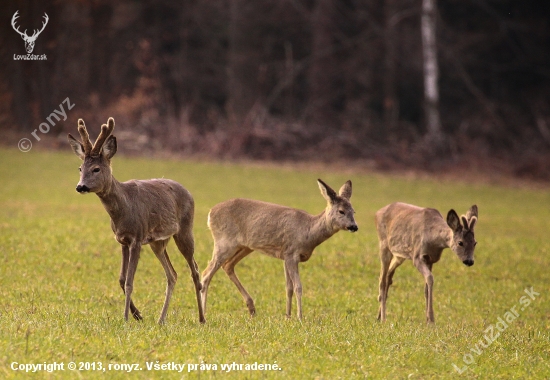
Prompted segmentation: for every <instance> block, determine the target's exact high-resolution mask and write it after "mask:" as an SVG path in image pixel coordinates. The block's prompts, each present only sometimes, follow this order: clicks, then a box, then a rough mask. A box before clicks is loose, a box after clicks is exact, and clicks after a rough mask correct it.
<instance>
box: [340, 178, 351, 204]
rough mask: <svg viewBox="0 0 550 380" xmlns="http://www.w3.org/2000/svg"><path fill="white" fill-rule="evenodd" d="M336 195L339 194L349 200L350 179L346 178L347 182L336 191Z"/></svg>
mask: <svg viewBox="0 0 550 380" xmlns="http://www.w3.org/2000/svg"><path fill="white" fill-rule="evenodd" d="M338 195H340V196H341V197H342V198H345V199H347V200H348V201H349V199H350V198H351V181H350V180H347V182H346V183H344V184H343V185H342V187H341V188H340V190H339V191H338Z"/></svg>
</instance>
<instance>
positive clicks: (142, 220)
mask: <svg viewBox="0 0 550 380" xmlns="http://www.w3.org/2000/svg"><path fill="white" fill-rule="evenodd" d="M114 127H115V121H114V119H113V118H112V117H111V118H109V121H108V123H107V125H105V124H103V125H102V126H101V133H100V134H99V136H98V138H97V140H96V141H95V143H94V145H93V146H92V143H91V142H90V137H89V135H88V132H87V131H86V127H85V125H84V121H83V120H82V119H79V120H78V132H79V133H80V136H81V138H82V143H80V142H79V141H78V140H76V139H75V138H74V137H73V136H71V134H69V136H68V138H69V143H70V144H71V147H72V148H73V151H74V152H75V153H76V155H77V156H78V157H79V158H80V159H81V160H82V161H84V162H83V163H82V165H81V166H80V181H79V182H78V186H77V187H76V191H78V192H79V193H80V194H86V193H89V192H92V193H96V195H97V196H98V197H99V199H100V200H101V203H103V207H105V210H106V211H107V213H108V214H109V216H110V217H111V228H112V230H113V232H114V233H115V239H116V240H117V241H118V242H119V243H120V244H121V245H122V267H121V269H120V278H119V282H120V286H121V288H122V291H123V292H124V293H125V295H126V305H125V309H124V319H125V320H128V314H129V311H130V310H131V311H132V316H133V317H134V318H135V319H137V320H141V319H142V317H141V313H140V312H139V310H138V309H137V308H136V307H135V305H134V303H133V302H132V298H131V296H132V290H133V284H134V275H135V273H136V268H137V264H138V260H139V256H140V252H141V246H142V245H146V244H150V245H151V249H152V250H153V252H154V253H155V255H156V256H157V258H158V259H159V260H160V263H161V264H162V267H163V268H164V272H165V274H166V279H167V286H166V298H165V299H164V306H163V307H162V312H161V314H160V318H159V320H158V322H159V323H161V324H162V323H164V320H165V318H166V314H167V312H168V305H169V303H170V298H171V297H172V292H173V290H174V286H175V284H176V280H177V277H178V275H177V273H176V271H175V270H174V267H173V266H172V263H171V262H170V259H169V258H168V252H166V246H167V244H168V241H169V240H170V237H172V236H173V237H174V240H175V242H176V245H177V247H178V249H179V250H180V251H181V253H182V254H183V256H184V257H185V259H186V260H187V264H188V265H189V268H190V269H191V277H192V278H193V282H194V284H195V294H196V297H197V304H198V309H199V321H200V322H201V323H204V322H205V319H204V313H203V310H202V303H201V299H200V289H201V284H200V274H199V268H198V266H197V263H196V262H195V259H194V258H193V253H194V240H193V231H192V228H193V214H194V210H195V205H194V201H193V197H192V196H191V194H190V193H189V191H187V190H186V189H185V188H184V187H183V186H182V185H180V184H179V183H177V182H175V181H172V180H169V179H151V180H145V181H138V180H131V181H127V182H123V183H121V182H118V181H117V180H116V179H115V177H113V174H112V170H111V158H112V157H113V156H114V155H115V153H116V151H117V143H116V138H115V136H113V135H112V133H113V129H114Z"/></svg>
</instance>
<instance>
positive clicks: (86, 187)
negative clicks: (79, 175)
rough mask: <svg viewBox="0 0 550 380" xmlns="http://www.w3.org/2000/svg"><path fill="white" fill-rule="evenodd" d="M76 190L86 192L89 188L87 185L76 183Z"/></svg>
mask: <svg viewBox="0 0 550 380" xmlns="http://www.w3.org/2000/svg"><path fill="white" fill-rule="evenodd" d="M76 191H78V192H79V193H87V192H89V191H90V189H88V186H86V185H83V186H82V185H78V186H77V187H76Z"/></svg>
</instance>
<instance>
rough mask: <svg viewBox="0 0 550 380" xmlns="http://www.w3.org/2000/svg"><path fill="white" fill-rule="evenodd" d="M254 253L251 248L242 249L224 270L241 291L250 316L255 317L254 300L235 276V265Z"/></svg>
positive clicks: (227, 262)
mask: <svg viewBox="0 0 550 380" xmlns="http://www.w3.org/2000/svg"><path fill="white" fill-rule="evenodd" d="M250 252H252V250H251V249H249V248H241V249H239V250H238V251H237V254H236V255H235V256H232V257H231V258H230V259H229V260H228V261H226V262H225V263H224V264H223V265H222V268H223V270H224V271H225V273H227V276H229V279H230V280H231V281H233V283H234V284H235V286H237V289H239V292H240V293H241V295H242V296H243V299H244V302H246V307H247V308H248V312H249V313H250V316H251V317H253V316H254V314H256V307H255V306H254V300H253V299H252V297H251V296H250V294H248V292H247V291H246V289H245V288H244V286H243V285H242V284H241V282H240V281H239V278H238V277H237V275H236V274H235V265H237V264H238V263H239V261H241V260H242V259H244V258H245V257H246V256H248V255H249V254H250Z"/></svg>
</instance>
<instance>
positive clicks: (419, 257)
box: [376, 203, 477, 322]
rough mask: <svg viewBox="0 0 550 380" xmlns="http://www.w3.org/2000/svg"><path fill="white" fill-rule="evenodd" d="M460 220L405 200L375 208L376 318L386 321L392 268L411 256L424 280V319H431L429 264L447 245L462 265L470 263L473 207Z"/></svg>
mask: <svg viewBox="0 0 550 380" xmlns="http://www.w3.org/2000/svg"><path fill="white" fill-rule="evenodd" d="M461 219H462V224H460V219H459V218H458V215H457V213H456V212H455V211H454V210H450V211H449V213H448V214H447V222H445V220H444V219H443V216H441V214H440V213H439V211H437V210H435V209H433V208H420V207H417V206H413V205H408V204H405V203H392V204H390V205H388V206H386V207H383V208H381V209H380V210H378V212H377V213H376V230H377V232H378V240H379V242H380V261H381V264H382V265H381V270H380V284H379V286H380V294H379V296H378V301H379V302H380V309H379V311H378V319H379V320H382V321H384V320H386V300H387V299H388V289H389V287H390V285H391V284H392V278H393V274H394V272H395V269H397V267H398V266H399V265H401V264H402V263H403V261H405V260H406V259H411V260H412V261H413V264H414V266H415V267H416V268H417V269H418V271H419V272H420V273H421V274H422V275H423V276H424V281H425V282H426V285H425V287H424V295H425V297H426V319H427V321H428V322H434V311H433V305H432V289H433V282H434V280H433V275H432V265H433V264H435V263H437V262H438V261H439V259H440V258H441V252H442V251H443V249H445V248H451V249H452V250H453V251H454V252H455V253H456V255H457V256H458V258H459V259H460V260H462V262H463V263H464V264H465V265H467V266H472V265H474V248H475V246H476V244H477V242H476V240H475V237H474V226H475V225H476V222H477V206H476V205H473V206H472V207H470V210H468V212H467V213H466V216H464V215H463V216H462V217H461Z"/></svg>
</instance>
